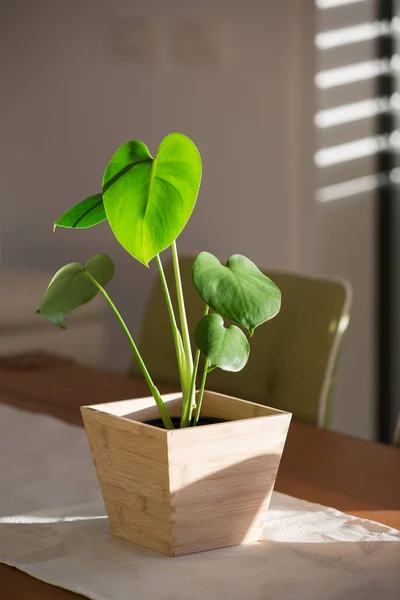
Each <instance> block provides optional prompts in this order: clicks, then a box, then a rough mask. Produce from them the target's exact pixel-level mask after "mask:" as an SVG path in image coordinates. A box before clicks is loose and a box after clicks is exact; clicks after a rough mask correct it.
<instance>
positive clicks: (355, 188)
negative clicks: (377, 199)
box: [315, 173, 387, 203]
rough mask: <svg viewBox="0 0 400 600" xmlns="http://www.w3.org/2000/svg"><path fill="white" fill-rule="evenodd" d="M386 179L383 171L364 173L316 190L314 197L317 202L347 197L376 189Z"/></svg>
mask: <svg viewBox="0 0 400 600" xmlns="http://www.w3.org/2000/svg"><path fill="white" fill-rule="evenodd" d="M386 181H387V176H386V174H384V173H377V174H374V175H366V176H365V177H357V179H351V180H349V181H343V182H342V183H336V184H334V185H328V186H326V187H323V188H320V189H319V190H317V191H316V194H315V199H316V201H317V202H321V203H323V202H332V201H333V200H340V199H341V198H348V197H349V196H355V195H356V194H362V193H364V192H370V191H372V190H376V189H377V188H379V187H380V186H382V185H383V184H384V183H385V182H386Z"/></svg>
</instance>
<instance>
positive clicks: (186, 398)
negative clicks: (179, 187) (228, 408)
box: [171, 241, 194, 427]
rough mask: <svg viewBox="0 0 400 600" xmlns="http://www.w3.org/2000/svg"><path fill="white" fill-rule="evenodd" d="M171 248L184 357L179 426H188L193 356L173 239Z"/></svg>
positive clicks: (192, 397) (192, 398)
mask: <svg viewBox="0 0 400 600" xmlns="http://www.w3.org/2000/svg"><path fill="white" fill-rule="evenodd" d="M171 249H172V261H173V265H174V275H175V285H176V295H177V299H178V308H179V317H180V322H181V330H182V341H183V349H184V357H185V366H184V377H183V381H184V383H183V385H182V414H181V427H188V426H189V421H188V414H189V413H190V412H191V410H192V407H193V405H194V394H190V390H191V381H192V375H193V356H192V349H191V344H190V336H189V327H188V324H187V318H186V309H185V301H184V298H183V290H182V280H181V273H180V269H179V259H178V250H177V247H176V242H175V241H174V242H173V243H172V246H171Z"/></svg>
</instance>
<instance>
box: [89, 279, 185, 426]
mask: <svg viewBox="0 0 400 600" xmlns="http://www.w3.org/2000/svg"><path fill="white" fill-rule="evenodd" d="M83 272H84V273H85V275H86V277H88V279H90V281H91V282H92V283H93V285H95V286H96V287H97V289H98V290H99V292H100V293H101V294H102V295H103V296H104V298H105V299H106V300H107V302H108V304H109V305H110V307H111V309H112V311H113V312H114V314H115V316H116V317H117V319H118V321H119V323H120V325H121V327H122V329H123V331H124V333H125V335H126V337H127V338H128V340H129V343H130V345H131V347H132V350H133V354H134V355H135V358H136V360H137V361H138V363H139V367H140V370H141V371H142V373H143V376H144V378H145V380H146V383H147V385H148V386H149V388H150V391H151V393H152V395H153V398H154V400H155V402H156V404H157V407H158V410H159V411H160V415H161V418H162V421H163V423H164V427H165V429H174V426H173V424H172V421H171V418H170V416H169V414H168V411H167V409H166V406H165V404H164V402H163V400H162V398H161V395H160V392H159V391H158V389H157V387H156V386H155V385H154V383H153V380H152V378H151V376H150V373H149V372H148V370H147V368H146V365H145V364H144V362H143V359H142V357H141V355H140V352H139V350H138V348H137V346H136V344H135V342H134V341H133V338H132V336H131V334H130V331H129V329H128V328H127V326H126V324H125V322H124V320H123V318H122V317H121V315H120V313H119V312H118V309H117V307H116V306H115V304H114V303H113V301H112V300H111V298H110V296H109V295H108V294H107V292H106V290H105V289H104V288H103V287H102V286H101V285H100V283H98V281H96V279H95V278H94V277H93V276H92V275H91V274H90V273H89V271H87V270H86V269H83Z"/></svg>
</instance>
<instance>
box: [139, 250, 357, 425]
mask: <svg viewBox="0 0 400 600" xmlns="http://www.w3.org/2000/svg"><path fill="white" fill-rule="evenodd" d="M193 259H194V258H193V257H183V258H182V259H181V261H180V267H181V276H182V285H183V291H184V297H185V303H186V311H187V316H188V322H189V327H190V331H191V333H192V332H193V329H194V326H195V324H196V323H197V321H198V320H199V319H200V318H201V316H202V314H203V310H204V303H203V301H202V300H201V298H200V297H199V295H198V293H197V291H196V289H195V288H194V286H193V283H192V263H193ZM264 272H265V273H266V274H267V275H268V276H269V277H270V278H271V279H272V280H273V281H274V282H275V283H276V284H277V285H278V286H279V288H280V289H281V291H282V308H281V311H280V313H279V314H278V315H277V316H276V317H275V318H274V319H272V320H271V321H269V322H267V323H264V324H263V325H261V326H260V327H258V328H257V329H256V331H255V333H254V335H253V337H252V338H251V342H250V347H251V350H250V358H249V361H248V363H247V365H246V367H245V368H244V369H243V370H242V371H240V372H239V373H227V372H224V371H221V370H220V369H215V371H213V372H212V373H210V374H209V376H208V378H207V385H206V387H207V389H209V390H212V391H217V392H222V393H225V394H229V395H232V396H236V397H240V398H243V399H245V400H250V401H253V402H258V403H260V404H264V405H269V406H273V407H275V408H280V409H283V410H288V411H290V412H292V413H293V415H294V417H295V418H298V419H301V420H304V421H306V422H309V423H312V424H316V425H318V426H321V427H322V426H327V425H328V421H329V415H330V407H331V398H332V392H333V385H334V378H335V373H336V369H337V362H338V361H337V357H338V350H339V345H340V341H341V338H342V335H343V333H344V330H345V329H346V326H347V323H348V318H349V309H350V302H351V290H350V286H349V284H348V283H347V282H345V281H339V280H331V279H322V278H315V277H306V276H303V275H295V274H292V273H285V272H278V271H270V270H266V271H264ZM165 274H166V278H167V281H168V284H169V289H170V292H171V296H172V298H173V302H174V305H175V306H176V293H175V283H174V277H173V267H172V264H171V263H170V264H169V265H168V266H167V267H166V268H165ZM176 315H177V318H178V312H177V311H176ZM192 344H193V350H194V342H193V340H192ZM139 348H140V351H141V353H142V355H143V358H144V360H145V362H146V365H147V367H148V369H149V371H150V373H151V375H152V377H153V379H154V380H155V381H158V382H163V383H168V384H172V385H176V386H177V389H178V387H179V375H178V369H177V365H176V357H175V350H174V344H173V339H172V333H171V328H170V323H169V319H168V314H167V308H166V305H165V301H164V295H163V290H162V287H161V285H160V283H157V284H156V286H155V288H154V290H153V293H152V295H151V297H150V300H149V303H148V305H147V310H146V314H145V318H144V323H143V329H142V335H141V337H140V341H139ZM134 369H135V372H136V373H137V372H138V369H137V367H134Z"/></svg>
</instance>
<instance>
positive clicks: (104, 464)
mask: <svg viewBox="0 0 400 600" xmlns="http://www.w3.org/2000/svg"><path fill="white" fill-rule="evenodd" d="M201 172H202V167H201V158H200V154H199V152H198V150H197V148H196V146H195V145H194V143H193V142H192V141H191V140H190V139H189V138H187V137H186V136H184V135H181V134H176V133H173V134H170V135H168V136H167V137H165V138H164V139H163V140H162V142H161V144H160V146H159V148H158V152H157V156H156V157H155V158H153V157H152V156H151V154H150V152H149V150H148V148H147V147H146V145H145V144H144V143H142V142H140V141H132V142H128V143H126V144H124V145H122V146H121V147H120V148H119V149H118V150H117V152H116V153H115V154H114V156H113V157H112V159H111V161H110V162H109V164H108V166H107V168H106V170H105V172H104V176H103V181H102V192H101V193H99V194H96V195H94V196H91V197H90V198H87V199H86V200H84V201H83V202H81V203H80V204H77V205H76V206H74V207H73V208H71V209H70V210H68V211H67V212H66V213H65V214H63V215H62V216H61V217H60V218H59V219H58V220H57V221H56V223H55V226H54V227H55V228H56V227H68V228H73V229H79V228H86V227H91V226H93V225H96V224H98V223H101V222H102V221H106V220H107V221H108V223H109V225H110V227H111V229H112V231H113V232H114V235H115V237H116V238H117V240H118V241H119V242H120V244H121V245H122V246H123V247H124V248H125V249H126V250H127V251H128V252H129V253H130V254H131V255H132V256H133V257H134V258H135V259H136V260H138V261H140V262H141V263H143V265H145V266H149V263H150V261H152V260H153V259H154V261H155V262H156V264H157V269H158V273H159V276H160V279H161V283H162V286H163V290H164V294H165V301H166V313H168V316H169V320H170V322H171V328H172V335H173V338H174V342H175V350H176V357H177V363H178V368H179V375H180V383H181V389H180V391H179V392H177V393H176V394H168V395H164V396H161V394H160V392H159V391H158V389H157V386H156V384H155V383H154V381H153V379H152V378H151V374H150V373H149V372H148V370H147V368H146V365H145V364H144V362H143V360H142V357H141V355H140V351H139V349H138V347H137V345H136V343H135V341H134V340H133V338H132V336H131V334H130V332H129V330H128V328H127V326H126V325H125V323H124V321H123V318H122V316H121V315H120V313H119V312H118V310H117V308H116V306H115V304H114V303H113V301H112V300H111V298H110V297H109V295H108V293H107V292H106V290H105V286H106V285H107V283H108V282H109V281H110V280H111V278H112V277H113V274H114V265H113V263H112V261H111V259H110V258H109V257H108V256H106V255H104V254H98V255H96V256H93V257H92V258H90V259H89V260H88V261H87V263H86V264H85V266H82V265H81V264H79V263H71V264H68V265H66V266H64V267H63V268H62V269H60V270H59V271H58V272H57V273H56V274H55V275H54V277H53V279H52V280H51V281H50V284H49V286H48V288H47V291H46V293H45V295H44V298H43V301H42V303H41V306H40V308H39V310H38V311H37V312H38V313H39V314H40V315H42V316H43V317H46V318H47V319H49V320H50V321H52V322H53V323H54V324H56V325H58V326H59V327H63V328H64V327H65V325H64V320H65V318H66V317H67V316H68V315H69V314H70V313H71V311H72V310H74V309H76V308H78V307H79V306H81V305H83V304H85V303H87V302H89V301H90V300H92V299H93V298H94V296H95V295H96V294H97V293H99V292H100V294H102V295H103V297H104V298H105V300H106V301H107V302H108V304H109V305H110V307H111V309H112V310H113V312H114V314H115V316H116V318H117V319H118V321H119V323H120V325H121V327H122V329H123V331H124V333H125V335H126V337H127V338H128V341H129V343H130V346H131V348H132V351H133V354H134V356H135V358H136V360H137V361H138V364H139V366H140V369H141V371H142V373H143V376H144V378H145V380H146V382H147V384H148V386H149V390H150V393H151V395H150V396H149V397H147V398H142V399H135V400H125V401H120V402H113V403H108V404H102V405H93V406H85V407H82V409H81V410H82V416H83V420H84V424H85V428H86V432H87V436H88V439H89V444H90V447H91V451H92V455H93V459H94V463H95V466H96V470H97V474H98V478H99V481H100V485H101V488H102V493H103V497H104V501H105V505H106V509H107V513H108V516H109V522H110V527H111V531H112V533H114V534H115V535H117V536H119V537H121V538H124V539H126V540H130V541H132V542H135V543H137V544H140V545H142V546H145V547H147V548H151V549H153V550H156V551H159V552H162V553H164V554H168V555H171V556H178V555H182V554H188V553H192V552H198V551H201V550H208V549H212V548H219V547H224V546H231V545H236V544H240V543H242V542H246V541H247V542H248V541H256V540H258V539H260V534H261V530H262V527H263V519H264V516H265V512H266V510H267V508H268V504H269V501H270V497H271V494H272V489H273V486H274V482H275V478H276V474H277V470H278V466H279V461H280V458H281V454H282V450H283V446H284V443H285V439H286V434H287V430H288V427H289V422H290V417H291V415H290V414H289V413H286V412H283V411H279V410H276V409H273V408H269V407H265V406H261V405H257V404H254V403H250V402H246V401H245V400H240V399H237V398H232V397H229V396H225V395H223V394H217V393H213V392H210V391H206V378H207V374H208V373H209V372H210V371H211V370H212V369H216V368H220V369H224V370H227V371H232V372H235V371H239V370H241V369H242V368H243V367H244V366H245V365H246V362H247V360H248V356H249V351H250V345H249V340H248V338H247V336H246V335H245V333H244V331H243V330H245V331H247V332H248V333H249V337H251V336H252V335H253V333H254V331H255V329H256V328H257V327H258V326H259V325H261V324H262V323H264V322H265V321H268V320H269V319H271V318H272V317H274V316H275V315H276V314H277V313H278V311H279V310H280V303H281V294H280V291H279V289H278V288H277V286H276V285H275V284H274V283H273V282H272V281H271V280H270V279H269V278H268V277H266V276H265V275H264V274H263V273H262V272H261V271H260V270H259V269H258V268H257V267H256V265H255V264H253V263H252V262H251V261H250V260H249V259H248V258H246V257H244V256H240V255H233V256H231V257H230V258H229V259H228V261H227V263H226V265H222V264H221V263H220V261H219V260H218V259H217V258H216V257H215V256H213V255H212V254H210V253H208V252H201V253H200V254H199V255H198V256H197V258H196V259H195V260H194V263H193V284H194V285H195V287H196V289H197V291H198V292H199V294H200V296H201V298H202V299H203V301H204V314H203V316H200V317H201V318H200V319H199V322H198V324H197V325H196V327H195V330H194V340H195V343H196V346H197V349H196V352H195V355H194V357H193V355H192V350H191V342H190V335H189V328H188V323H187V319H186V312H185V303H184V297H183V293H182V285H181V277H180V270H179V259H178V251H177V245H176V239H177V237H178V236H179V234H180V233H181V232H182V230H183V228H184V227H185V225H186V223H187V221H188V219H189V217H190V215H191V213H192V210H193V208H194V205H195V203H196V199H197V194H198V190H199V186H200V180H201ZM169 248H170V249H171V251H172V260H173V266H174V274H175V282H176V290H177V298H178V311H177V314H179V323H180V326H178V318H177V316H176V314H175V313H176V311H175V307H174V306H173V303H172V301H171V297H170V292H169V289H168V285H167V282H166V278H165V276H164V271H163V266H162V261H161V256H160V255H161V252H163V251H164V250H166V249H169ZM210 311H211V312H210ZM224 319H228V320H229V321H230V322H232V323H233V324H230V325H228V326H226V325H225V324H224ZM201 354H202V355H203V356H204V365H203V368H202V375H201V378H200V386H199V389H198V390H197V391H196V386H197V377H198V371H199V364H200V355H201Z"/></svg>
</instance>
